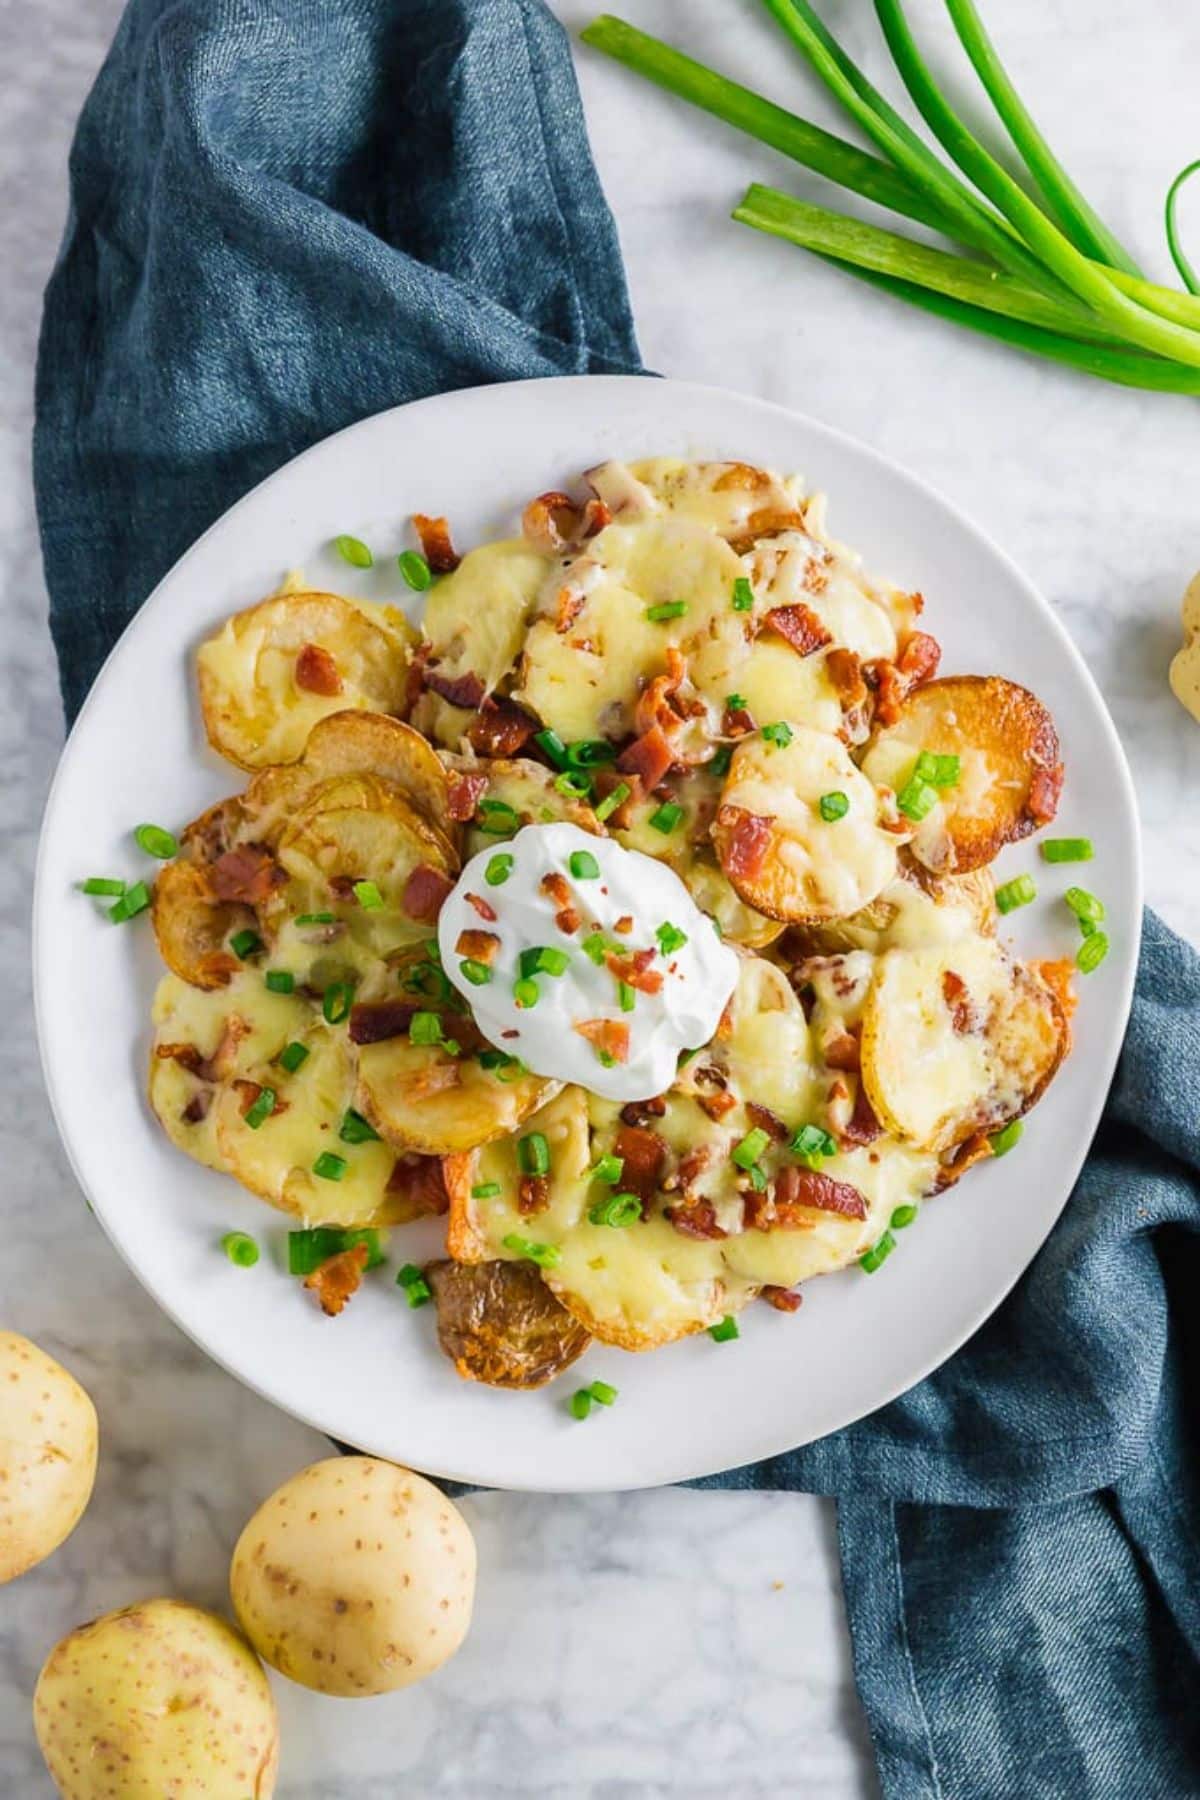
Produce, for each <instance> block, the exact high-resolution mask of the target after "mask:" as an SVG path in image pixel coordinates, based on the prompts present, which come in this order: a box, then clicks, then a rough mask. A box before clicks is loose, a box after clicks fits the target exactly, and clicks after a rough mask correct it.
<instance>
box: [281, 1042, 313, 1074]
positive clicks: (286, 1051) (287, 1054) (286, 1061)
mask: <svg viewBox="0 0 1200 1800" xmlns="http://www.w3.org/2000/svg"><path fill="white" fill-rule="evenodd" d="M309 1054H310V1053H309V1049H308V1045H307V1044H298V1043H295V1042H292V1043H290V1044H285V1045H284V1047H283V1049H282V1050H281V1051H280V1052H279V1055H278V1057H277V1058H276V1060H277V1062H278V1063H279V1065H280V1067H281V1068H284V1069H286V1070H287V1072H288V1074H289V1075H294V1074H295V1073H296V1070H297V1069H298V1068H299V1067H300V1065H301V1063H306V1062H307V1061H308V1058H309Z"/></svg>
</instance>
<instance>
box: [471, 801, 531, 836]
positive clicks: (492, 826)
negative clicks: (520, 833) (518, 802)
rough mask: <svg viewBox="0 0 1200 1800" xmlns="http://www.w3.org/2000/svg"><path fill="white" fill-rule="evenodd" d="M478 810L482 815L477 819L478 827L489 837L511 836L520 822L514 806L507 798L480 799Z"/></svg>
mask: <svg viewBox="0 0 1200 1800" xmlns="http://www.w3.org/2000/svg"><path fill="white" fill-rule="evenodd" d="M478 810H479V812H480V813H481V814H482V815H483V816H482V818H480V819H479V821H478V824H479V829H480V831H485V832H487V834H488V836H489V837H511V835H512V833H513V832H514V831H515V830H516V829H517V827H518V825H519V824H520V823H521V821H520V819H518V817H517V814H516V809H515V807H512V806H510V805H509V804H508V801H507V800H481V801H480V802H479V808H478Z"/></svg>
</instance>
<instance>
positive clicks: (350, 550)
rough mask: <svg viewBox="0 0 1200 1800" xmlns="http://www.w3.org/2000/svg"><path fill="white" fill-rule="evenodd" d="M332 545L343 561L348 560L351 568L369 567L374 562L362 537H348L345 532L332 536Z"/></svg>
mask: <svg viewBox="0 0 1200 1800" xmlns="http://www.w3.org/2000/svg"><path fill="white" fill-rule="evenodd" d="M333 547H334V549H335V550H336V551H337V553H338V555H339V556H340V557H341V558H342V560H343V562H348V563H349V564H350V566H351V568H352V569H369V568H371V567H372V566H373V564H374V562H375V558H374V557H373V556H372V555H371V552H370V551H369V550H368V549H367V546H366V545H365V544H364V543H363V541H362V539H361V538H356V537H350V536H348V535H347V534H346V533H345V532H343V533H342V535H341V536H340V537H335V538H334V540H333Z"/></svg>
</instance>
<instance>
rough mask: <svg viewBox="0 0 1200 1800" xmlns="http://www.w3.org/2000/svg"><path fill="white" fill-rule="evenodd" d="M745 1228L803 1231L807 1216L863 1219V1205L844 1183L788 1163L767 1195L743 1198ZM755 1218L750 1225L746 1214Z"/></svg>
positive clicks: (806, 1227)
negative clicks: (744, 1201) (824, 1215)
mask: <svg viewBox="0 0 1200 1800" xmlns="http://www.w3.org/2000/svg"><path fill="white" fill-rule="evenodd" d="M746 1211H747V1224H748V1227H749V1229H751V1230H754V1231H772V1230H777V1231H778V1230H782V1231H794V1230H801V1231H803V1230H807V1229H808V1227H809V1226H810V1225H811V1224H812V1220H811V1219H810V1218H808V1217H807V1216H806V1215H807V1214H808V1213H810V1212H826V1213H836V1214H837V1216H838V1217H839V1218H842V1219H865V1218H866V1216H867V1203H866V1201H865V1200H864V1199H863V1197H862V1195H861V1194H860V1193H859V1191H858V1189H857V1188H856V1187H851V1186H850V1183H849V1182H848V1181H835V1180H834V1179H833V1176H832V1175H822V1174H821V1173H820V1171H819V1170H817V1169H804V1168H801V1166H800V1165H799V1164H798V1163H788V1164H786V1166H785V1167H784V1168H782V1169H780V1171H779V1173H778V1175H776V1177H775V1180H774V1182H773V1183H772V1186H771V1191H770V1193H768V1194H747V1195H746ZM752 1212H753V1213H754V1214H755V1217H754V1219H753V1222H752V1223H751V1220H750V1214H751V1213H752Z"/></svg>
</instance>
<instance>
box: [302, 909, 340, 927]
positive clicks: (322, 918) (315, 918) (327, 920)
mask: <svg viewBox="0 0 1200 1800" xmlns="http://www.w3.org/2000/svg"><path fill="white" fill-rule="evenodd" d="M336 921H337V914H336V913H331V912H319V913H297V914H296V920H295V922H296V924H297V925H333V924H335V923H336Z"/></svg>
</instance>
